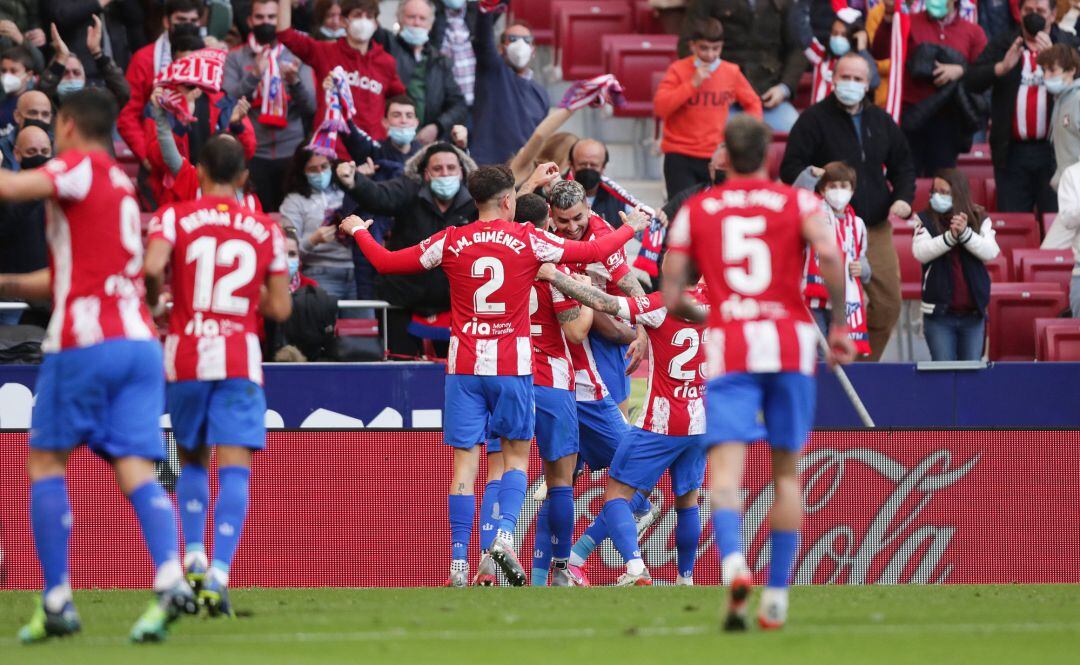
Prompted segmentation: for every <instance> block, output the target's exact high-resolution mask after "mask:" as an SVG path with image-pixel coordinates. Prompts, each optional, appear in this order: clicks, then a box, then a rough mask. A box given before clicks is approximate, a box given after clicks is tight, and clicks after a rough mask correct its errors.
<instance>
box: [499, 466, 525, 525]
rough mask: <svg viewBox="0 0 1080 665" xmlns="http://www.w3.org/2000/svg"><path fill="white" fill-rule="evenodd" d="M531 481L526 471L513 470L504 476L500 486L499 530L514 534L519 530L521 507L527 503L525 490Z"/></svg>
mask: <svg viewBox="0 0 1080 665" xmlns="http://www.w3.org/2000/svg"><path fill="white" fill-rule="evenodd" d="M528 483H529V480H528V478H527V477H526V476H525V472H524V471H519V470H517V469H511V470H510V471H507V472H506V473H504V474H503V477H502V482H501V483H500V484H499V511H500V513H501V515H500V517H499V529H500V530H502V531H505V532H507V533H514V529H516V528H517V521H518V515H520V514H521V506H522V505H523V504H524V503H525V488H526V486H527V485H528Z"/></svg>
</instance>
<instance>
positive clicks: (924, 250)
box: [911, 169, 1001, 360]
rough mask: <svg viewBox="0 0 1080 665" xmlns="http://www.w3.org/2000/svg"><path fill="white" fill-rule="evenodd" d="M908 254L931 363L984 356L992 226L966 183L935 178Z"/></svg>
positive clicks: (951, 174) (994, 251)
mask: <svg viewBox="0 0 1080 665" xmlns="http://www.w3.org/2000/svg"><path fill="white" fill-rule="evenodd" d="M918 219H919V225H918V226H917V227H916V228H915V239H914V240H913V241H912V244H911V253H912V254H914V255H915V258H916V259H917V260H918V261H919V263H921V264H923V269H922V274H923V277H922V311H923V330H924V331H925V334H926V343H927V345H928V346H929V347H930V357H931V358H932V359H933V360H978V359H980V358H982V354H983V340H984V339H985V333H986V308H987V305H989V303H990V273H989V272H987V270H986V262H987V261H992V260H994V258H995V257H997V255H998V253H999V252H1000V251H1001V250H1000V249H998V245H997V240H996V239H995V234H994V224H993V222H992V221H991V220H990V218H989V217H987V216H986V212H985V211H984V210H983V209H982V208H981V207H980V206H978V205H976V204H975V203H973V202H972V200H971V194H970V193H969V191H968V184H967V177H966V176H965V175H964V174H963V173H961V172H960V171H958V170H956V169H945V170H943V171H941V172H940V173H938V174H937V177H935V178H934V183H933V185H932V188H931V190H930V208H929V209H928V210H924V211H922V212H920V213H919V217H918Z"/></svg>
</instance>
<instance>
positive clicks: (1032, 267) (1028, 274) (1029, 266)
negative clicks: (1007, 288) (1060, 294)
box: [1012, 249, 1073, 291]
mask: <svg viewBox="0 0 1080 665" xmlns="http://www.w3.org/2000/svg"><path fill="white" fill-rule="evenodd" d="M1012 262H1013V266H1015V274H1016V277H1017V279H1018V280H1020V281H1022V282H1053V283H1055V284H1060V285H1061V288H1062V289H1064V290H1065V291H1068V290H1069V280H1071V279H1072V270H1073V253H1072V250H1071V249H1014V250H1013V253H1012Z"/></svg>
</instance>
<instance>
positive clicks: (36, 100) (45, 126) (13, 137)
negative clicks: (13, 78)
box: [0, 90, 53, 171]
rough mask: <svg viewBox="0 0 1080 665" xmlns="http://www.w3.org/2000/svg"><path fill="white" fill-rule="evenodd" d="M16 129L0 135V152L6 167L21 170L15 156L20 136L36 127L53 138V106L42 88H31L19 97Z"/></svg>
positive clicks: (14, 115) (16, 107) (15, 114)
mask: <svg viewBox="0 0 1080 665" xmlns="http://www.w3.org/2000/svg"><path fill="white" fill-rule="evenodd" d="M13 118H14V120H15V129H14V130H13V131H11V132H8V133H7V134H6V135H4V136H3V137H0V154H2V155H3V157H4V167H5V168H8V169H11V170H12V171H17V170H19V164H18V161H19V160H18V159H16V158H15V155H14V152H15V145H16V144H17V143H18V137H19V135H21V134H22V133H23V132H24V131H25V130H26V129H27V128H28V127H35V128H37V129H40V130H41V131H43V132H45V134H46V136H48V137H49V140H50V141H51V140H52V136H51V134H52V120H53V106H52V103H51V102H50V101H49V98H48V96H46V95H45V93H43V92H41V91H40V90H29V91H27V92H26V94H24V95H22V96H21V97H19V102H18V103H17V104H16V105H15V113H14V114H13Z"/></svg>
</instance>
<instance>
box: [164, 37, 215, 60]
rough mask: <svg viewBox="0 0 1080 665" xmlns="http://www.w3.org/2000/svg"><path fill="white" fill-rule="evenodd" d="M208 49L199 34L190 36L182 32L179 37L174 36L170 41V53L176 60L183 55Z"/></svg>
mask: <svg viewBox="0 0 1080 665" xmlns="http://www.w3.org/2000/svg"><path fill="white" fill-rule="evenodd" d="M204 48H206V42H204V41H203V38H202V37H200V36H199V33H195V34H190V33H187V32H182V33H180V34H178V35H173V36H172V37H171V38H170V39H169V51H170V52H171V53H172V57H173V59H174V60H175V59H176V58H178V57H180V56H179V54H181V53H192V52H194V51H201V50H203V49H204Z"/></svg>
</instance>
